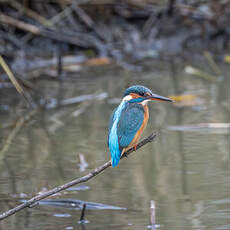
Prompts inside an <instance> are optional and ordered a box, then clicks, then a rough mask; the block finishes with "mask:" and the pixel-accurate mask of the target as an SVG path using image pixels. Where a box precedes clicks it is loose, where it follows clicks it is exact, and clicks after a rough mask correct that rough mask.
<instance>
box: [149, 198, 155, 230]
mask: <svg viewBox="0 0 230 230" xmlns="http://www.w3.org/2000/svg"><path fill="white" fill-rule="evenodd" d="M155 225H156V207H155V202H154V201H153V200H151V201H150V226H152V227H153V228H154V227H155Z"/></svg>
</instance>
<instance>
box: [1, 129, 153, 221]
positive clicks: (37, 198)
mask: <svg viewBox="0 0 230 230" xmlns="http://www.w3.org/2000/svg"><path fill="white" fill-rule="evenodd" d="M156 135H157V133H152V134H151V135H149V136H148V137H146V138H145V139H143V140H142V141H141V142H140V143H139V144H138V145H137V147H136V149H139V148H141V147H142V146H144V145H146V144H147V143H149V142H152V141H153V140H154V138H155V137H156ZM133 151H135V148H131V149H129V150H128V151H127V152H126V156H128V155H129V154H130V153H132V152H133ZM121 159H123V157H122V158H121ZM110 166H111V161H108V162H106V163H104V164H103V165H101V166H99V167H97V168H95V169H93V170H92V171H90V172H89V173H88V174H87V175H85V176H83V177H80V178H77V179H75V180H72V181H70V182H68V183H66V184H64V185H60V186H58V187H55V188H53V189H51V190H49V191H47V192H44V193H42V194H40V195H37V196H35V197H33V198H31V199H29V200H27V201H26V202H24V203H23V204H20V205H18V206H16V207H15V208H12V209H10V210H8V211H6V212H4V213H2V214H1V215H0V221H1V220H3V219H5V218H7V217H8V216H11V215H13V214H15V213H17V212H19V211H21V210H22V209H24V208H27V207H33V206H34V205H35V204H36V203H37V202H38V201H40V200H43V199H45V198H47V197H48V196H51V195H53V194H56V193H58V192H60V191H63V190H65V189H67V188H69V187H72V186H74V185H77V184H80V183H83V182H86V181H88V180H90V179H92V178H93V177H95V176H96V175H98V174H99V173H101V172H103V171H104V170H105V169H107V168H109V167H110Z"/></svg>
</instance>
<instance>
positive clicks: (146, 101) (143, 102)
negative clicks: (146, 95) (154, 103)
mask: <svg viewBox="0 0 230 230" xmlns="http://www.w3.org/2000/svg"><path fill="white" fill-rule="evenodd" d="M149 101H151V100H144V101H142V102H141V104H142V105H147V104H148V102H149Z"/></svg>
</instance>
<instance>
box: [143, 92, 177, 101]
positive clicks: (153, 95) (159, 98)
mask: <svg viewBox="0 0 230 230" xmlns="http://www.w3.org/2000/svg"><path fill="white" fill-rule="evenodd" d="M147 98H148V99H149V100H152V101H155V100H156V101H169V102H173V100H172V99H170V98H168V97H163V96H160V95H157V94H154V93H153V94H152V95H151V96H148V97H147Z"/></svg>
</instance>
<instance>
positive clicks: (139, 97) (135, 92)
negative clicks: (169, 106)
mask: <svg viewBox="0 0 230 230" xmlns="http://www.w3.org/2000/svg"><path fill="white" fill-rule="evenodd" d="M154 100H157V101H170V102H172V100H171V99H170V98H167V97H162V96H160V95H157V94H154V93H152V91H151V90H150V89H148V88H146V87H144V86H142V85H134V86H130V87H129V88H127V89H126V90H125V93H124V96H123V101H128V102H130V103H142V104H146V103H147V102H148V101H154Z"/></svg>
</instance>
